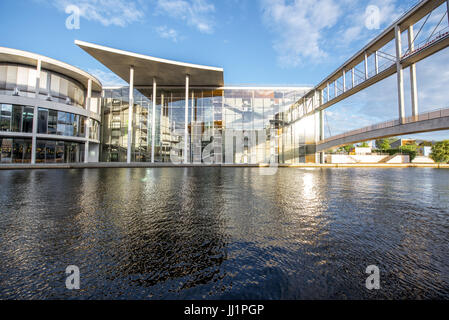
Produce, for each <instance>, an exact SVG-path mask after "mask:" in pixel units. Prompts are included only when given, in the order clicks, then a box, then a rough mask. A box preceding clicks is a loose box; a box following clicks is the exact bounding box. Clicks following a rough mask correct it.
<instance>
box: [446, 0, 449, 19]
mask: <svg viewBox="0 0 449 320" xmlns="http://www.w3.org/2000/svg"><path fill="white" fill-rule="evenodd" d="M446 9H447V10H446V11H447V22H448V23H449V0H446Z"/></svg>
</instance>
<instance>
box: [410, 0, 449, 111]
mask: <svg viewBox="0 0 449 320" xmlns="http://www.w3.org/2000/svg"><path fill="white" fill-rule="evenodd" d="M448 1H449V0H448ZM414 38H415V36H414V33H413V25H411V26H410V27H408V48H409V50H410V52H412V51H413V50H415V44H414ZM410 90H411V94H412V116H413V118H414V120H416V119H415V118H416V117H417V116H418V88H417V85H416V64H415V63H413V64H412V65H411V66H410Z"/></svg>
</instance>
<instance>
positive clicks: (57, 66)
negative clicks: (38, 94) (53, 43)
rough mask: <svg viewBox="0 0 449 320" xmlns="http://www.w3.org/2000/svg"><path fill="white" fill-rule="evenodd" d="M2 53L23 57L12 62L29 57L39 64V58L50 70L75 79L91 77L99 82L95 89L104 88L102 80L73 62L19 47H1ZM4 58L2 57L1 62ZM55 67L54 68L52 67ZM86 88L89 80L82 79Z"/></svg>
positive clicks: (19, 61) (21, 60)
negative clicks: (72, 63) (19, 48)
mask: <svg viewBox="0 0 449 320" xmlns="http://www.w3.org/2000/svg"><path fill="white" fill-rule="evenodd" d="M0 55H10V56H17V57H18V58H22V59H10V60H8V61H7V62H12V63H23V62H24V61H23V58H24V59H29V60H32V61H33V62H34V65H36V64H37V60H41V63H43V64H44V65H43V68H45V69H47V70H50V71H55V72H58V73H61V74H64V75H66V76H69V77H71V78H74V79H75V80H78V81H80V80H83V79H80V77H81V78H84V80H88V79H91V80H92V81H93V82H94V83H96V84H97V86H96V87H94V88H93V89H94V90H95V91H100V90H101V88H102V84H101V81H100V80H99V79H98V78H96V77H95V76H93V75H91V74H90V73H88V72H86V71H84V70H82V69H80V68H78V67H75V66H73V65H71V64H68V63H66V62H62V61H59V60H56V59H53V58H50V57H47V56H43V55H40V54H37V53H33V52H29V51H23V50H18V49H12V48H7V47H0ZM1 60H2V59H1V58H0V62H2V61H1ZM29 64H30V65H33V64H32V63H29ZM52 67H53V68H52ZM61 69H63V70H67V71H68V72H66V73H64V72H62V70H61ZM74 74H77V75H78V77H77V76H75V75H74ZM80 82H81V83H82V84H83V85H84V86H85V87H86V88H87V81H80Z"/></svg>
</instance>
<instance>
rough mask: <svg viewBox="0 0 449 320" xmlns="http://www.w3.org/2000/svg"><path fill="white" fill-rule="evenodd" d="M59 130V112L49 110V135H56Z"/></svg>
mask: <svg viewBox="0 0 449 320" xmlns="http://www.w3.org/2000/svg"><path fill="white" fill-rule="evenodd" d="M57 128H58V111H56V110H49V111H48V130H47V133H48V134H56V133H57Z"/></svg>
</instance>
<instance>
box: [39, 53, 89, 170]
mask: <svg viewBox="0 0 449 320" xmlns="http://www.w3.org/2000/svg"><path fill="white" fill-rule="evenodd" d="M41 70H42V61H41V59H38V60H37V65H36V90H35V99H36V101H37V99H39V94H40V82H41V81H40V79H41ZM91 98H92V80H91V79H89V80H88V83H87V98H86V110H88V111H90V104H91ZM38 109H39V106H37V105H35V106H34V107H33V130H32V138H31V164H36V146H37V126H38V116H39V113H38ZM89 123H90V117H87V123H86V140H85V144H84V162H85V163H88V162H89V130H90V126H89Z"/></svg>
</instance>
